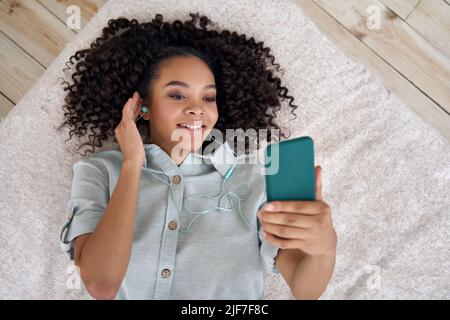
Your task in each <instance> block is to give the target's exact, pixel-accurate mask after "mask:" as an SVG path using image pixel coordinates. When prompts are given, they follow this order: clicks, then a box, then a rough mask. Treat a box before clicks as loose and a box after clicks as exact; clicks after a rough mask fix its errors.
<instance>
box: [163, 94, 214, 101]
mask: <svg viewBox="0 0 450 320" xmlns="http://www.w3.org/2000/svg"><path fill="white" fill-rule="evenodd" d="M169 97H170V98H175V100H180V99H178V98H177V97H182V98H184V97H183V96H180V95H178V94H172V95H169ZM206 101H207V102H214V101H216V97H208V98H206Z"/></svg>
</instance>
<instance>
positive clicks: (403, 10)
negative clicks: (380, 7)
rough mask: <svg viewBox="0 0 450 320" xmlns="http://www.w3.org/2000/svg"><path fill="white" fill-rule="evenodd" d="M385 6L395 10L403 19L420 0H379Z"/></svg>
mask: <svg viewBox="0 0 450 320" xmlns="http://www.w3.org/2000/svg"><path fill="white" fill-rule="evenodd" d="M380 2H381V3H383V4H384V5H385V6H386V7H387V8H389V9H391V10H392V11H394V12H395V14H396V15H398V16H399V17H400V18H402V19H403V20H406V18H407V17H408V15H409V14H410V13H411V12H412V11H413V10H414V8H415V7H416V6H417V5H418V4H419V2H420V0H380Z"/></svg>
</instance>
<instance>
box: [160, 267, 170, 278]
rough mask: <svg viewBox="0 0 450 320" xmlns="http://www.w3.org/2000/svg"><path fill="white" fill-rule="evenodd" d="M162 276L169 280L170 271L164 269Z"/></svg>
mask: <svg viewBox="0 0 450 320" xmlns="http://www.w3.org/2000/svg"><path fill="white" fill-rule="evenodd" d="M161 276H162V277H163V278H168V277H170V270H169V269H164V270H163V271H161Z"/></svg>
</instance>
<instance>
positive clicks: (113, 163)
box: [73, 149, 123, 172]
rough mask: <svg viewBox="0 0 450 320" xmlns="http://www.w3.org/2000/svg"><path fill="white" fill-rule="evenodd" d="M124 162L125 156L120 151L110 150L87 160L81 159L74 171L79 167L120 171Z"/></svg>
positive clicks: (97, 153) (88, 157)
mask: <svg viewBox="0 0 450 320" xmlns="http://www.w3.org/2000/svg"><path fill="white" fill-rule="evenodd" d="M122 162H123V154H122V152H121V151H120V150H119V149H109V150H103V151H99V152H96V153H94V154H91V155H90V156H87V157H85V158H82V159H79V160H78V161H76V162H75V163H74V165H73V167H74V169H75V168H76V167H78V166H80V165H81V166H82V165H89V166H94V167H96V168H98V169H100V170H102V171H108V172H110V171H111V170H120V168H121V166H122Z"/></svg>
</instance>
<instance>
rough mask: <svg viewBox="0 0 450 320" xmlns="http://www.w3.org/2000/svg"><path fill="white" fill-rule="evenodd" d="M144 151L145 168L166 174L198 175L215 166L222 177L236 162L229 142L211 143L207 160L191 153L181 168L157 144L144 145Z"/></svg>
mask: <svg viewBox="0 0 450 320" xmlns="http://www.w3.org/2000/svg"><path fill="white" fill-rule="evenodd" d="M144 149H145V154H146V157H145V159H144V164H143V166H144V167H146V168H150V169H153V170H157V171H162V173H166V174H175V173H182V174H183V173H188V172H190V173H194V174H196V173H201V172H202V171H204V170H206V169H207V167H208V165H213V166H214V168H215V169H216V170H217V171H218V172H219V173H220V174H221V175H222V176H225V175H226V173H227V172H228V170H229V169H230V168H231V167H232V166H233V165H234V163H235V161H236V156H235V154H234V151H233V150H232V149H231V147H230V145H229V144H228V142H227V141H225V142H224V143H223V144H221V143H219V142H217V141H215V140H214V141H213V142H212V143H210V144H209V145H208V146H207V147H206V148H205V149H206V150H207V151H205V152H204V153H203V156H206V157H208V158H207V159H203V158H201V157H199V156H198V153H193V152H190V153H189V154H188V155H187V156H186V158H185V159H184V161H183V162H182V163H181V165H180V166H177V165H176V163H175V162H174V161H173V159H172V158H171V157H170V156H169V155H168V154H167V153H166V152H165V151H164V150H163V149H161V147H159V146H158V145H157V144H154V143H149V144H144Z"/></svg>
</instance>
